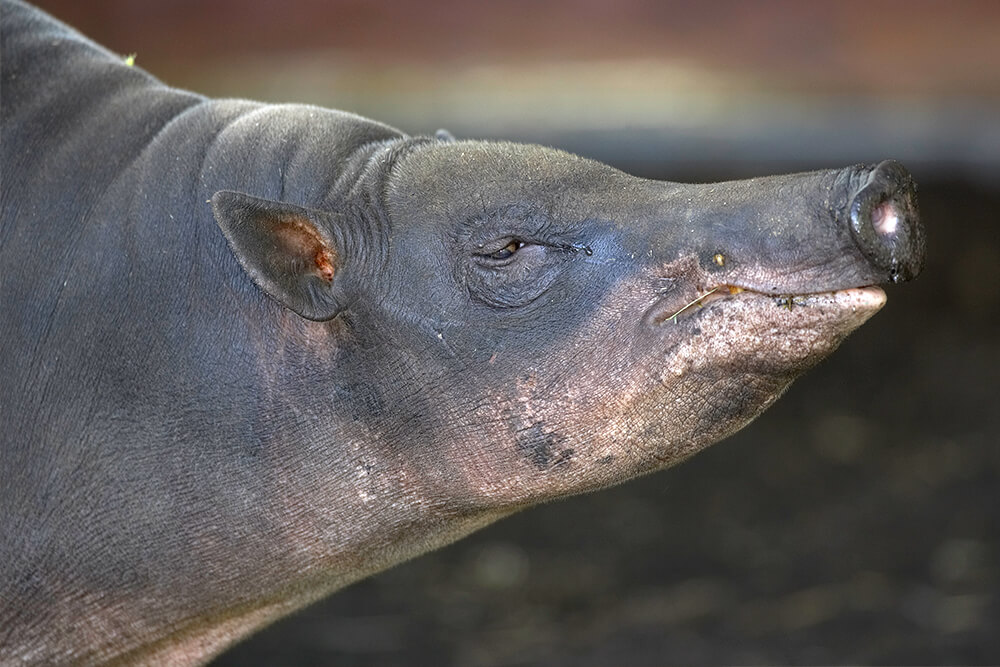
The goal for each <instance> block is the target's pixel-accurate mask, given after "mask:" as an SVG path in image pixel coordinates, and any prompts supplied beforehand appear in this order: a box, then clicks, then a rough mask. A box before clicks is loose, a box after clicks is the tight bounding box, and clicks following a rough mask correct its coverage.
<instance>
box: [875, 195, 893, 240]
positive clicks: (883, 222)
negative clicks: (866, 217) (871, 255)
mask: <svg viewBox="0 0 1000 667" xmlns="http://www.w3.org/2000/svg"><path fill="white" fill-rule="evenodd" d="M872 226H873V227H874V228H875V231H876V232H878V233H879V234H882V235H883V236H885V235H887V234H895V233H896V228H897V227H898V226H899V211H898V210H897V209H896V207H895V206H894V205H893V203H892V202H891V201H884V202H882V203H881V204H879V205H878V206H876V207H875V208H873V209H872Z"/></svg>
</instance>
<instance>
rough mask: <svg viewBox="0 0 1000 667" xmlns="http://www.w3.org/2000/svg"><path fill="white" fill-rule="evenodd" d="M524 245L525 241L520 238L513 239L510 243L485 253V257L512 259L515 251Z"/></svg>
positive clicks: (500, 259) (498, 259)
mask: <svg viewBox="0 0 1000 667" xmlns="http://www.w3.org/2000/svg"><path fill="white" fill-rule="evenodd" d="M523 247H524V242H523V241H520V240H519V239H511V241H510V243H508V244H507V245H505V246H504V247H502V248H500V249H499V250H495V251H493V252H491V253H489V254H487V255H485V257H489V258H490V259H493V260H497V261H503V260H505V259H510V258H511V257H513V256H514V253H515V252H517V251H518V250H520V249H521V248H523Z"/></svg>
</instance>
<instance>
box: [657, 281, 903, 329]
mask: <svg viewBox="0 0 1000 667" xmlns="http://www.w3.org/2000/svg"><path fill="white" fill-rule="evenodd" d="M733 301H736V302H740V303H743V304H746V305H750V304H751V303H752V304H753V305H754V306H756V307H757V308H761V307H767V302H770V304H771V306H772V307H774V308H776V309H778V310H779V311H780V310H785V311H789V312H791V311H793V310H795V309H797V308H798V309H802V308H815V309H819V310H822V311H825V312H831V311H833V312H838V311H840V312H845V311H846V312H850V313H852V314H858V313H861V314H863V315H865V316H870V315H871V314H874V313H875V312H876V311H878V310H879V309H880V308H882V306H884V305H885V302H886V296H885V292H884V291H883V290H882V288H880V287H877V286H875V285H867V286H863V287H851V288H847V289H839V290H833V291H826V292H822V291H821V292H811V293H804V294H769V293H765V292H758V291H756V290H753V289H750V288H747V287H742V286H739V285H729V284H722V285H716V286H714V287H710V288H707V289H702V290H698V291H697V292H696V293H695V294H694V295H693V298H690V299H688V300H686V301H683V302H681V303H678V302H677V299H676V297H673V298H669V299H661V300H660V301H658V302H657V304H656V305H654V306H653V311H652V312H650V314H649V315H650V319H652V321H653V322H654V323H656V324H658V325H662V324H677V323H679V322H683V321H685V320H688V319H694V318H696V317H697V316H698V315H699V314H700V313H702V312H703V311H704V310H705V308H706V307H707V306H709V305H711V304H723V303H724V302H733ZM866 319H867V317H866Z"/></svg>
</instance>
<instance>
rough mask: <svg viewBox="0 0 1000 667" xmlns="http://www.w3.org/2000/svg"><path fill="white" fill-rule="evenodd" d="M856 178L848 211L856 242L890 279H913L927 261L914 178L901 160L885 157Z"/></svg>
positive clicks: (872, 262) (899, 280)
mask: <svg viewBox="0 0 1000 667" xmlns="http://www.w3.org/2000/svg"><path fill="white" fill-rule="evenodd" d="M865 171H867V172H868V173H867V174H865V173H864V172H865ZM854 180H855V182H856V183H859V186H858V189H857V191H856V192H855V193H854V195H853V196H852V197H850V199H849V204H848V210H847V211H846V213H847V214H848V217H849V221H850V225H851V234H852V235H853V237H854V242H855V243H856V244H857V245H858V247H859V248H860V249H861V252H862V253H864V255H865V257H866V258H867V259H868V261H869V262H871V264H872V265H873V267H875V268H876V269H877V270H878V271H879V272H880V273H882V274H883V275H884V276H885V277H886V278H887V279H888V280H891V281H892V282H901V281H904V280H910V279H911V278H913V277H915V276H916V275H917V274H918V273H920V269H921V268H922V267H923V264H924V234H923V228H922V227H921V225H920V215H919V212H918V209H917V188H916V184H915V183H914V182H913V177H912V176H911V175H910V172H909V171H907V169H906V168H905V167H904V166H903V165H901V164H900V163H898V162H896V161H895V160H886V161H884V162H881V163H879V164H877V165H875V166H874V167H872V168H866V169H864V170H862V171H861V172H860V173H859V174H857V176H856V179H854Z"/></svg>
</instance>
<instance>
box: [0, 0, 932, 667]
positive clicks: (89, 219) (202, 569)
mask: <svg viewBox="0 0 1000 667" xmlns="http://www.w3.org/2000/svg"><path fill="white" fill-rule="evenodd" d="M0 17H2V31H3V34H2V49H3V52H2V60H3V71H2V76H3V96H4V104H3V107H2V123H3V127H2V131H3V136H4V141H3V146H2V151H3V164H4V190H3V199H2V223H3V226H2V244H0V275H2V276H3V281H4V283H3V285H4V286H3V289H2V290H0V312H2V313H3V317H2V318H0V347H2V353H0V375H2V376H3V377H4V378H5V379H6V381H5V382H4V383H2V384H0V406H2V407H0V438H2V449H0V456H2V460H0V506H2V507H4V508H5V510H4V512H3V513H2V515H0V522H2V524H0V536H2V537H0V661H3V662H18V661H22V660H28V661H36V662H74V663H79V664H93V663H98V662H103V661H109V660H113V659H122V660H124V661H130V662H146V663H158V662H169V663H170V664H197V663H200V662H203V661H205V660H207V659H209V658H210V657H211V656H213V655H215V654H217V653H219V652H220V651H222V650H224V649H225V648H226V647H227V646H229V645H231V644H232V643H233V642H235V641H238V640H239V639H240V638H242V637H244V636H246V635H247V634H249V633H251V632H253V631H254V630H255V629H257V628H259V627H261V626H263V625H265V624H267V623H269V622H270V621H272V620H274V619H275V618H278V617H280V616H282V615H285V614H287V613H289V612H291V611H293V610H295V609H297V608H299V607H301V606H303V605H305V604H308V603H309V602H311V601H313V600H316V599H317V598H319V597H322V596H324V595H326V594H328V593H330V592H332V591H334V590H336V589H337V588H340V587H342V586H344V585H347V584H349V583H351V582H352V581H356V580H358V579H359V578H362V577H364V576H367V575H368V574H371V573H373V572H376V571H378V570H381V569H384V568H386V567H389V566H391V565H393V564H395V563H398V562H400V561H402V560H405V559H408V558H411V557H413V556H416V555H418V554H420V553H423V552H425V551H427V550H429V549H434V548H436V547H438V546H441V545H443V544H446V543H448V542H450V541H453V540H455V539H458V538H459V537H461V536H463V535H465V534H467V533H468V532H470V531H472V530H475V529H477V528H479V527H481V526H483V525H486V524H487V523H489V522H491V521H494V520H496V519H498V518H500V517H503V516H505V515H508V514H510V513H511V512H514V511H517V510H519V509H522V508H525V507H527V506H530V505H532V504H534V503H538V502H542V501H545V500H548V499H552V498H556V497H560V496H565V495H568V494H574V493H580V492H584V491H588V490H592V489H597V488H600V487H603V486H607V485H609V484H613V483H618V482H621V481H624V480H626V479H629V478H631V477H635V476H636V475H640V474H645V473H649V472H652V471H654V470H658V469H661V468H664V467H667V466H670V465H672V464H674V463H677V462H678V461H680V460H682V459H684V458H685V457H687V456H690V455H691V454H693V453H695V452H696V451H698V450H699V449H701V448H703V447H705V446H707V445H709V444H711V443H712V442H715V441H717V440H718V439H720V438H722V437H725V436H726V435H728V434H730V433H732V432H734V431H735V430H737V429H739V428H741V427H742V426H744V425H745V424H747V423H748V422H749V421H751V420H752V419H753V418H754V417H755V416H756V415H757V414H759V413H760V412H761V411H762V410H763V409H765V408H766V407H767V406H768V405H769V404H770V403H772V402H773V401H774V400H776V399H777V398H778V396H780V394H781V393H782V392H783V391H784V390H785V389H786V387H787V386H788V384H789V383H790V382H791V381H792V380H793V379H794V378H795V377H796V376H798V375H799V374H801V373H802V372H803V371H805V370H807V369H808V368H809V367H811V366H812V365H814V364H815V363H817V362H818V361H819V360H820V359H822V358H824V357H825V356H827V355H828V354H830V353H831V352H832V351H833V350H834V349H835V348H836V347H837V345H838V344H839V343H840V342H841V341H842V340H843V338H844V337H845V336H847V335H848V334H849V333H850V332H851V331H853V330H854V329H855V328H857V327H858V326H860V325H861V324H862V323H863V322H864V321H865V320H866V319H867V318H869V317H870V316H872V315H873V314H874V313H875V312H876V311H877V310H878V309H879V308H881V307H882V305H883V303H884V300H885V294H884V292H882V290H881V289H880V288H878V287H876V286H875V285H877V284H880V283H885V282H896V281H901V280H905V279H909V278H911V277H913V276H915V275H916V274H917V273H918V272H919V270H920V266H921V263H922V257H923V235H922V234H923V233H922V230H921V227H920V225H919V222H918V219H917V208H916V200H915V195H914V192H915V190H914V185H913V182H912V179H911V178H910V176H909V175H908V174H907V172H906V171H905V169H903V167H902V166H900V165H899V164H898V163H895V162H891V161H888V162H883V163H881V164H878V165H868V166H853V167H848V168H846V169H839V170H827V171H816V172H811V173H804V174H795V175H787V176H774V177H768V178H760V179H752V180H746V181H737V182H730V183H720V184H710V185H683V184H676V183H668V182H658V181H650V180H644V179H639V178H635V177H632V176H629V175H627V174H624V173H622V172H620V171H617V170H615V169H612V168H610V167H608V166H606V165H603V164H599V163H597V162H594V161H591V160H586V159H583V158H580V157H576V156H573V155H569V154H567V153H563V152H560V151H557V150H552V149H548V148H543V147H539V146H529V145H519V144H510V143H488V142H477V141H455V140H452V139H451V138H450V137H448V136H446V135H441V136H439V137H435V138H419V137H418V138H413V137H408V136H406V135H404V134H402V133H400V132H399V131H397V130H395V129H393V128H390V127H387V126H385V125H382V124H380V123H377V122H374V121H370V120H367V119H363V118H360V117H358V116H354V115H352V114H348V113H343V112H339V111H331V110H326V109H320V108H316V107H308V106H301V105H278V106H272V105H263V104H257V103H252V102H245V101H234V100H209V99H205V98H203V97H201V96H198V95H195V94H192V93H188V92H184V91H179V90H175V89H171V88H169V87H166V86H164V85H163V84H162V83H160V82H159V81H157V80H156V79H155V78H153V77H152V76H150V75H149V74H147V73H145V72H143V71H142V70H141V69H139V68H136V67H130V66H127V65H126V64H124V63H123V62H122V61H121V59H119V58H118V57H117V56H115V55H113V54H110V53H108V52H107V51H105V50H104V49H102V48H101V47H99V46H96V45H94V44H93V43H91V42H89V41H87V40H86V39H85V38H83V37H80V36H79V35H77V34H76V33H74V32H73V31H72V30H71V29H69V28H67V27H65V26H63V25H61V24H59V23H57V22H56V21H54V20H53V19H51V18H50V17H48V16H46V15H45V14H43V13H41V12H39V11H37V10H34V9H32V8H30V7H28V6H26V5H23V4H21V3H19V2H12V1H7V2H4V4H3V11H2V13H0ZM209 202H210V203H209Z"/></svg>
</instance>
